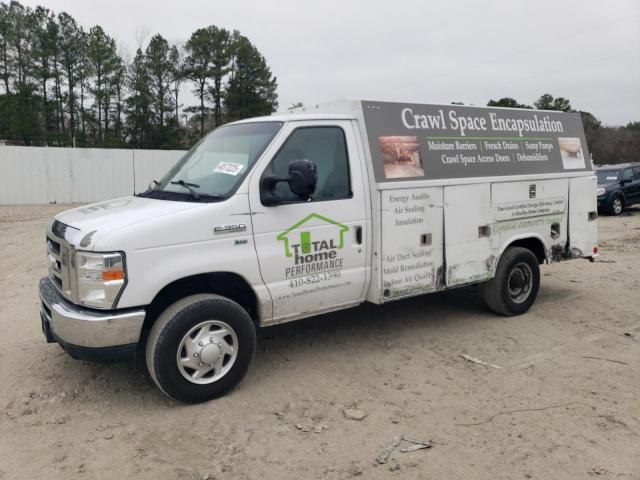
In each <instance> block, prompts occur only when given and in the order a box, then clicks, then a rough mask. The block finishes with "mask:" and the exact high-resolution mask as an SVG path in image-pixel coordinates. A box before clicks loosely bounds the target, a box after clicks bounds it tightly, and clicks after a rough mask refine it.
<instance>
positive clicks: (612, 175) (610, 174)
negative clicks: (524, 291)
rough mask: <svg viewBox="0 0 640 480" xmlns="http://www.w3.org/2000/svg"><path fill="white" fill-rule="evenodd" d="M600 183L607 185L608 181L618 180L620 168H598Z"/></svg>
mask: <svg viewBox="0 0 640 480" xmlns="http://www.w3.org/2000/svg"><path fill="white" fill-rule="evenodd" d="M596 173H597V175H598V185H606V184H607V183H614V182H617V181H618V175H619V171H618V170H598V171H597V172H596Z"/></svg>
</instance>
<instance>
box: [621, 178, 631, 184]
mask: <svg viewBox="0 0 640 480" xmlns="http://www.w3.org/2000/svg"><path fill="white" fill-rule="evenodd" d="M627 183H631V179H630V178H623V179H622V180H620V185H626V184H627Z"/></svg>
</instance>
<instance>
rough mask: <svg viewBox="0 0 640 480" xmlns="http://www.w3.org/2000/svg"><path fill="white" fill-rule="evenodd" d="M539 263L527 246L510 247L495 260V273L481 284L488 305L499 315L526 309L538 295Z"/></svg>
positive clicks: (520, 311) (523, 311) (509, 314)
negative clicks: (496, 265)
mask: <svg viewBox="0 0 640 480" xmlns="http://www.w3.org/2000/svg"><path fill="white" fill-rule="evenodd" d="M539 289H540V267H539V265H538V259H537V257H536V256H535V255H534V254H533V252H531V250H528V249H526V248H522V247H509V248H508V249H507V250H505V252H504V253H503V254H502V257H501V258H500V261H499V262H498V268H497V269H496V274H495V277H493V278H492V279H491V280H489V281H488V282H486V283H485V284H484V285H483V295H484V299H485V302H486V303H487V306H488V307H489V308H490V309H491V310H493V311H494V312H496V313H499V314H501V315H507V316H511V315H520V314H522V313H525V312H526V311H527V310H529V308H531V305H533V302H534V301H535V300H536V297H537V296H538V290H539Z"/></svg>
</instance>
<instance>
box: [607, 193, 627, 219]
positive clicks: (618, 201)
mask: <svg viewBox="0 0 640 480" xmlns="http://www.w3.org/2000/svg"><path fill="white" fill-rule="evenodd" d="M623 209H624V203H623V201H622V197H621V196H620V195H615V196H614V197H613V198H612V199H611V201H610V202H609V208H608V210H609V213H610V214H611V215H615V216H616V217H617V216H618V215H620V214H621V213H622V210H623Z"/></svg>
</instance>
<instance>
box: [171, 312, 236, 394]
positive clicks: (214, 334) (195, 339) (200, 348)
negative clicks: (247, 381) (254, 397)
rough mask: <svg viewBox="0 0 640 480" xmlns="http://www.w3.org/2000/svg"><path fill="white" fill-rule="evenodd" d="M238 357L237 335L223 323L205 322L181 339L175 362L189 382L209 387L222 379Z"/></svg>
mask: <svg viewBox="0 0 640 480" xmlns="http://www.w3.org/2000/svg"><path fill="white" fill-rule="evenodd" d="M237 356H238V336H237V335H236V332H235V331H234V330H233V328H231V326H229V325H228V324H227V323H225V322H222V321H219V320H207V321H205V322H202V323H199V324H198V325H196V326H195V327H193V328H192V329H191V330H189V331H188V332H187V334H186V335H185V336H184V337H183V338H182V341H181V342H180V345H179V346H178V353H177V356H176V361H177V363H178V370H179V371H180V373H181V374H182V376H183V377H184V378H186V379H187V380H188V381H190V382H191V383H196V384H200V385H203V384H209V383H213V382H215V381H217V380H219V379H220V378H222V377H224V376H225V375H226V374H227V372H229V370H231V367H232V366H233V364H234V363H235V361H236V358H237Z"/></svg>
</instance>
